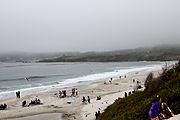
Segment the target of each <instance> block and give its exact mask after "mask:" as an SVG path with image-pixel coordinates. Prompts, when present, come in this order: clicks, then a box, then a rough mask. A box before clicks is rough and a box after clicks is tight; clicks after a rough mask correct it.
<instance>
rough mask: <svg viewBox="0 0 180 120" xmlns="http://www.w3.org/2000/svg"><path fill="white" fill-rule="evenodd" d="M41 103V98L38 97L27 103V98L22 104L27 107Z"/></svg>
mask: <svg viewBox="0 0 180 120" xmlns="http://www.w3.org/2000/svg"><path fill="white" fill-rule="evenodd" d="M40 104H42V103H41V100H40V99H38V98H35V100H31V102H30V103H29V104H28V105H27V102H26V100H24V101H23V102H22V106H23V107H25V106H28V107H29V106H30V105H40Z"/></svg>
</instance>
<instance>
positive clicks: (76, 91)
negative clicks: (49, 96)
mask: <svg viewBox="0 0 180 120" xmlns="http://www.w3.org/2000/svg"><path fill="white" fill-rule="evenodd" d="M75 93H76V96H77V95H78V89H77V88H76V90H75Z"/></svg>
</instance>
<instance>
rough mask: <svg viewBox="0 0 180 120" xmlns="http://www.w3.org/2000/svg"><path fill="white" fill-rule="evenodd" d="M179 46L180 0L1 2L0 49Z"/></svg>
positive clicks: (24, 0) (92, 49) (41, 0)
mask: <svg viewBox="0 0 180 120" xmlns="http://www.w3.org/2000/svg"><path fill="white" fill-rule="evenodd" d="M174 43H175V44H176V43H178V44H180V0H0V52H12V51H17V52H63V51H83V52H84V51H108V50H119V49H125V48H135V47H143V46H153V45H159V44H174Z"/></svg>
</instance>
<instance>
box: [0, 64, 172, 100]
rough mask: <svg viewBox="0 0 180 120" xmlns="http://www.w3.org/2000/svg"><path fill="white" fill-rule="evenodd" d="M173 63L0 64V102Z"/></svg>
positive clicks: (159, 67) (158, 67)
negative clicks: (19, 92) (18, 96)
mask: <svg viewBox="0 0 180 120" xmlns="http://www.w3.org/2000/svg"><path fill="white" fill-rule="evenodd" d="M167 63H168V65H172V64H174V63H175V62H174V61H172V62H166V63H165V62H157V61H155V62H146V61H141V62H68V63H63V62H60V63H0V99H7V98H11V97H14V96H15V92H16V91H21V93H23V95H29V94H32V93H33V94H34V93H40V92H46V91H51V90H55V89H57V88H58V89H63V88H66V87H72V86H78V85H85V84H91V83H93V82H97V81H104V80H108V79H110V78H111V77H113V78H118V77H119V76H120V75H121V76H122V75H125V74H128V73H130V72H139V71H151V70H154V69H161V68H162V67H165V65H166V64H167Z"/></svg>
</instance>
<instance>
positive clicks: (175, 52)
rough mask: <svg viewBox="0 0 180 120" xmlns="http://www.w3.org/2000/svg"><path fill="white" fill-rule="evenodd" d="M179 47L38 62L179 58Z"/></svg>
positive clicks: (71, 56)
mask: <svg viewBox="0 0 180 120" xmlns="http://www.w3.org/2000/svg"><path fill="white" fill-rule="evenodd" d="M179 59H180V47H179V46H175V47H174V46H173V47H154V48H148V49H147V48H138V49H130V50H121V51H111V52H88V53H79V54H74V55H73V54H71V55H66V54H65V55H62V56H60V57H56V58H50V59H43V60H40V61H39V62H122V61H166V60H170V61H172V60H179Z"/></svg>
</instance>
